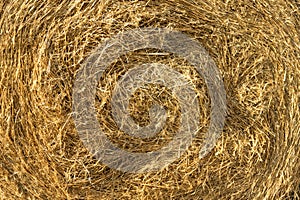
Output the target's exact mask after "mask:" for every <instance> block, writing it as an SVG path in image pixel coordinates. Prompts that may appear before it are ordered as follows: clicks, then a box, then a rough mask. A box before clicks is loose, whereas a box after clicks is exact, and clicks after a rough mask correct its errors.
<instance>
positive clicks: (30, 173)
mask: <svg viewBox="0 0 300 200" xmlns="http://www.w3.org/2000/svg"><path fill="white" fill-rule="evenodd" d="M0 10H1V12H0V27H1V30H0V69H1V71H0V72H1V73H0V91H1V94H0V95H1V98H0V100H1V101H0V144H1V151H0V177H1V179H0V186H1V187H0V196H1V198H3V199H48V198H53V199H284V198H292V196H293V197H294V198H297V197H298V198H299V184H300V178H299V175H300V170H299V169H300V148H299V145H300V137H299V133H300V123H299V121H300V111H299V110H300V92H299V88H300V37H299V36H300V11H299V3H298V1H296V0H294V1H293V0H289V1H284V0H278V1H269V0H267V1H265V0H264V1H263V0H256V1H254V0H246V1H215V0H212V1H200V0H199V1H198V0H197V1H187V0H166V1H165V0H161V1H159V2H158V1H143V0H142V1H118V0H114V1H106V0H105V1H91V2H87V1H81V0H78V1H73V2H70V1H50V0H49V1H43V2H39V1H29V0H24V1H3V2H1V3H0ZM146 27H159V28H168V29H170V30H176V31H180V32H183V33H185V34H187V35H189V36H190V37H191V38H193V39H195V40H196V41H198V42H200V43H201V44H202V45H203V47H204V48H205V49H206V50H207V52H208V53H209V55H210V56H211V57H212V58H213V60H214V62H215V63H216V66H217V67H218V69H219V70H220V73H221V75H222V79H223V82H224V85H225V90H226V95H227V110H228V113H227V117H226V121H225V126H224V130H223V132H222V135H221V137H220V138H219V139H218V141H217V144H216V146H215V147H214V149H213V150H212V151H211V152H210V153H209V154H208V155H206V156H205V157H204V158H202V159H199V156H198V155H199V150H200V148H201V144H202V142H203V135H204V134H205V132H206V131H207V128H208V124H209V121H210V115H209V114H210V107H211V102H210V99H209V95H208V90H207V87H206V85H205V82H204V80H203V77H201V76H200V75H199V74H198V73H197V71H195V69H194V68H193V66H191V64H190V63H188V62H187V61H186V60H185V59H183V58H181V57H179V56H176V55H174V54H171V53H168V52H164V51H159V50H157V49H143V50H139V51H134V52H130V53H128V54H126V55H124V56H121V57H120V58H118V59H117V60H116V61H115V62H114V63H113V64H111V65H110V66H109V67H108V69H107V70H106V71H105V73H104V75H103V77H102V79H101V80H100V81H99V83H98V84H99V85H98V90H97V95H96V97H95V99H96V100H97V99H98V101H96V104H95V108H96V109H97V117H98V120H99V121H100V122H101V124H102V127H101V128H102V129H103V131H104V132H105V133H106V135H107V137H108V138H109V139H110V140H111V141H112V142H113V143H114V144H116V145H118V146H120V147H122V148H124V149H126V150H127V151H132V152H149V151H153V150H156V149H159V148H161V147H162V146H163V145H165V144H167V143H168V142H169V141H170V140H171V139H172V137H173V135H174V134H173V133H174V131H176V129H177V128H178V126H180V124H179V123H178V120H177V116H178V115H180V108H179V107H178V105H177V104H178V102H177V100H176V97H174V96H172V95H170V92H169V91H168V88H165V87H162V86H160V85H151V84H150V85H148V86H147V87H146V89H141V90H140V91H137V92H136V93H135V94H134V95H133V96H132V98H131V99H130V103H129V104H130V105H129V109H130V112H131V115H132V117H133V119H134V120H135V122H137V123H138V124H141V125H145V124H147V123H149V107H150V105H151V104H153V102H154V101H155V102H158V103H160V104H162V105H163V106H165V107H166V108H167V109H168V110H169V113H170V118H169V119H168V120H169V121H167V125H166V126H167V127H166V129H165V131H162V133H159V135H158V137H157V138H152V139H149V140H142V141H141V140H140V139H136V138H133V137H130V136H128V135H126V134H124V133H120V132H118V128H117V126H116V125H115V124H114V122H113V118H112V115H111V103H110V97H111V95H112V90H113V88H114V86H115V85H116V82H117V81H118V79H119V77H120V75H122V74H124V73H125V72H126V70H129V69H131V68H132V67H133V66H136V65H140V64H143V63H161V64H166V65H168V66H170V67H171V68H173V69H175V70H177V71H178V72H180V73H182V74H183V75H184V76H186V78H187V79H188V80H190V82H191V83H192V84H193V85H194V87H195V91H196V93H197V95H198V100H199V104H200V108H201V111H200V112H201V119H200V121H201V129H200V130H199V133H198V134H197V136H196V138H195V139H194V140H193V143H192V145H191V146H190V147H189V149H188V150H187V151H186V152H185V153H184V154H183V155H182V156H181V157H180V158H179V159H177V160H176V161H175V162H173V163H171V164H170V165H168V166H167V167H165V168H164V169H162V170H160V171H156V172H147V173H142V174H136V173H124V172H122V171H118V170H115V169H112V168H109V167H107V166H106V165H105V164H103V163H101V162H99V161H98V160H97V159H95V157H93V155H92V154H91V153H90V152H89V151H88V149H87V148H86V147H85V146H84V144H83V142H82V140H81V139H80V137H79V135H78V132H77V130H76V127H75V123H74V120H73V118H72V90H73V86H74V81H75V78H76V73H77V72H78V70H79V69H80V67H81V64H82V63H83V62H84V60H85V59H86V58H87V57H88V56H90V55H91V54H92V52H93V50H94V49H95V48H96V47H97V46H99V45H100V44H101V43H102V42H104V41H105V40H106V39H107V38H111V37H113V36H114V35H116V34H118V33H122V32H125V31H128V30H131V29H135V28H146ZM101 87H105V88H106V90H104V92H103V90H100V89H99V88H101ZM158 93H159V94H161V96H159V95H158ZM151 96H156V97H158V98H156V99H155V98H154V99H151V98H150V97H151Z"/></svg>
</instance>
